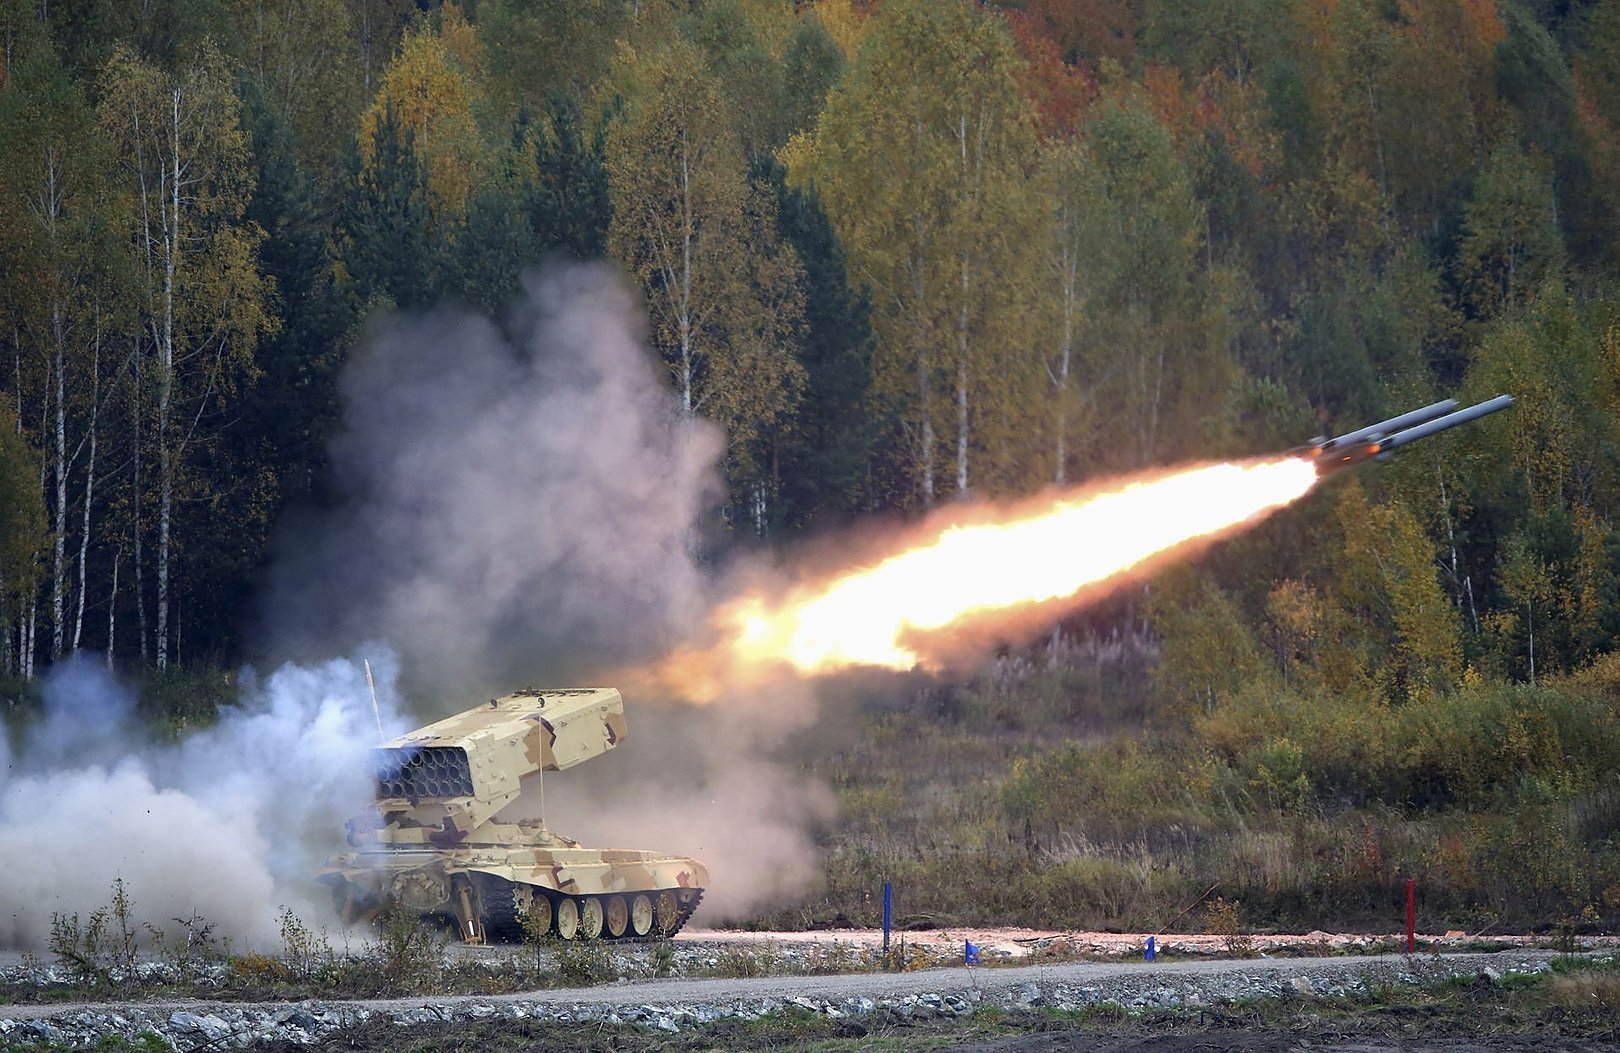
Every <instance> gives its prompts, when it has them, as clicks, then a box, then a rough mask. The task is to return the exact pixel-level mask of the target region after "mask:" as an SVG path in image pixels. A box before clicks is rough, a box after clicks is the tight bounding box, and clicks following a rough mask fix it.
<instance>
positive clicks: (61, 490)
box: [0, 46, 121, 659]
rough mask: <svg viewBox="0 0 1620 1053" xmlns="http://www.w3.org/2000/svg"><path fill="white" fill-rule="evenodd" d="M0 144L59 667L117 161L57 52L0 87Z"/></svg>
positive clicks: (87, 499)
mask: <svg viewBox="0 0 1620 1053" xmlns="http://www.w3.org/2000/svg"><path fill="white" fill-rule="evenodd" d="M0 138H3V139H4V141H5V142H6V143H7V150H6V152H5V156H4V158H3V159H0V198H3V199H4V201H5V202H6V204H5V206H4V207H5V209H6V210H7V211H8V212H9V213H11V219H10V222H8V223H7V224H6V226H7V228H8V238H7V245H6V247H5V249H4V250H3V251H0V258H4V259H5V260H6V262H7V264H8V269H10V268H15V273H16V274H18V275H26V276H27V279H28V281H27V287H28V295H27V296H25V297H12V298H10V299H11V304H10V309H9V310H8V312H7V313H8V314H10V316H11V322H12V326H11V329H12V333H13V337H14V339H16V340H17V341H18V343H19V346H18V348H17V352H18V355H19V356H20V357H22V356H26V357H27V358H29V359H30V360H31V362H30V366H31V368H30V373H31V374H32V375H33V377H34V379H35V382H36V383H37V384H38V390H39V392H40V395H41V401H40V406H41V416H42V421H43V427H42V430H41V433H40V436H39V438H40V441H41V445H42V447H43V449H44V452H45V457H44V464H43V467H44V476H43V478H44V481H45V493H44V495H43V496H44V499H45V504H46V507H47V508H48V510H49V522H50V534H51V558H50V565H49V576H48V596H49V598H48V611H49V623H50V630H51V632H50V644H49V655H50V657H51V658H52V659H56V658H60V657H61V656H62V654H63V652H64V650H65V649H66V648H67V646H68V642H69V636H70V633H69V626H68V621H69V617H68V606H69V603H70V599H71V596H70V594H71V591H72V581H71V573H72V568H71V566H70V562H69V558H68V545H69V541H70V536H69V535H70V532H71V529H72V526H73V524H72V523H71V522H70V519H71V517H72V511H73V510H72V508H71V504H72V501H73V497H72V496H71V495H70V487H71V486H72V485H73V484H72V477H73V475H74V474H75V472H80V473H82V474H83V476H84V480H85V485H84V490H83V494H84V498H83V502H84V503H83V505H82V508H81V510H80V511H81V514H82V518H81V521H80V538H79V550H80V560H79V569H78V581H79V591H80V596H81V598H82V596H83V588H84V578H85V567H84V562H85V561H84V558H83V556H84V549H85V547H86V545H87V544H88V540H89V531H90V514H91V509H92V506H93V502H94V484H95V473H96V443H97V438H98V436H97V429H98V424H99V411H100V407H101V401H102V398H103V391H104V388H103V384H102V363H103V359H102V356H101V355H100V353H99V351H100V346H101V341H102V339H103V336H104V335H105V334H106V332H107V329H108V325H109V322H110V320H111V319H112V318H113V317H114V316H115V314H116V312H117V305H116V304H115V303H114V302H112V301H113V299H114V298H115V297H116V292H115V290H114V289H113V288H112V277H113V275H114V274H115V273H116V272H117V270H118V268H119V257H120V255H121V251H120V247H119V246H118V244H117V241H116V237H115V235H114V233H113V230H112V220H113V218H114V216H115V213H116V209H117V207H118V202H116V201H115V200H114V194H113V193H112V188H111V186H110V185H109V182H108V180H107V177H106V173H107V171H108V170H109V169H110V168H111V158H110V156H109V154H108V152H107V150H106V149H105V147H104V144H103V142H102V140H101V137H100V135H99V131H98V129H97V127H96V123H95V113H94V111H93V110H92V109H91V108H90V107H89V105H88V103H87V102H86V100H85V98H84V95H83V92H82V90H80V88H79V87H78V86H77V85H76V84H74V83H73V82H72V81H71V80H70V79H69V78H68V76H67V73H66V71H65V70H64V69H63V68H62V66H61V64H60V63H59V62H58V61H57V58H56V55H55V53H54V51H53V50H52V49H51V48H50V47H49V46H40V47H37V48H35V49H34V50H33V51H32V52H31V53H30V54H29V55H28V56H27V58H26V59H25V61H23V62H22V63H20V64H19V65H18V67H17V68H16V70H15V71H14V75H13V76H12V77H11V78H10V79H9V80H8V82H7V83H6V85H5V87H4V89H3V90H0ZM20 394H21V388H20V386H19V395H20ZM72 635H73V636H74V641H73V642H74V645H75V646H76V645H77V639H76V636H77V634H72Z"/></svg>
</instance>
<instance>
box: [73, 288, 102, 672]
mask: <svg viewBox="0 0 1620 1053" xmlns="http://www.w3.org/2000/svg"><path fill="white" fill-rule="evenodd" d="M90 376H91V390H90V395H91V397H90V450H89V454H88V458H87V460H86V462H85V466H84V522H83V523H82V524H81V525H80V528H79V603H78V609H77V610H76V611H75V612H74V614H73V649H74V650H75V651H77V650H78V649H79V641H80V640H82V639H83V638H84V602H85V594H86V593H87V592H89V591H90V576H89V574H88V573H87V567H88V564H89V561H90V506H91V503H92V502H93V501H94V500H95V496H96V435H97V432H98V431H99V430H100V422H101V319H100V317H99V316H98V317H97V319H96V332H95V339H94V344H93V349H92V352H91V360H90Z"/></svg>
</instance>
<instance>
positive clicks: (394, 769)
mask: <svg viewBox="0 0 1620 1053" xmlns="http://www.w3.org/2000/svg"><path fill="white" fill-rule="evenodd" d="M624 736H625V722H624V699H623V697H622V696H621V695H620V694H619V692H618V691H617V690H615V689H614V688H610V687H606V688H566V689H558V690H549V691H519V692H515V693H513V694H510V695H505V696H503V697H501V698H496V699H491V700H490V701H489V702H487V703H485V704H484V705H481V706H475V707H473V708H472V709H468V710H466V711H464V712H461V713H457V714H456V715H454V716H450V717H446V718H444V719H443V720H440V721H437V722H435V723H432V724H429V725H427V726H426V727H421V728H418V729H416V730H415V731H412V732H409V733H407V734H404V735H400V736H399V737H397V738H394V739H390V740H389V741H387V742H385V743H383V744H382V745H381V746H378V747H377V748H376V749H374V750H372V757H373V760H374V762H375V769H376V774H377V806H378V807H379V808H380V809H381V810H382V811H383V812H385V813H389V814H395V813H403V812H409V813H410V815H411V818H412V820H413V821H414V822H416V823H419V824H429V825H435V826H437V825H440V824H441V823H443V822H444V821H445V820H450V822H451V823H452V824H453V825H454V827H455V828H456V829H457V830H459V831H461V832H462V833H466V832H467V831H470V830H471V829H473V828H475V827H477V826H480V825H482V824H483V823H485V822H487V821H489V820H490V819H491V818H493V817H494V816H495V814H496V813H498V812H499V811H500V810H501V809H502V808H504V807H506V806H507V805H508V804H510V803H512V802H513V801H515V800H516V799H517V798H518V796H519V795H520V794H521V793H522V787H521V781H522V779H523V777H524V776H526V775H530V774H533V773H536V772H541V771H562V770H564V769H566V768H572V767H573V766H574V765H576V764H580V763H582V762H584V761H587V760H590V759H591V758H592V757H597V756H600V755H601V754H603V753H606V752H607V751H608V750H610V749H612V748H613V747H615V746H617V745H618V744H619V743H620V742H622V741H623V740H624Z"/></svg>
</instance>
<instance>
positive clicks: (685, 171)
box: [675, 128, 692, 417]
mask: <svg viewBox="0 0 1620 1053" xmlns="http://www.w3.org/2000/svg"><path fill="white" fill-rule="evenodd" d="M680 297H681V299H680V306H679V307H678V308H677V309H676V315H675V317H676V324H677V325H678V326H679V327H680V338H681V412H682V413H683V414H684V415H685V416H688V417H690V416H691V415H692V166H691V159H690V157H689V156H688V153H687V142H686V130H685V129H684V128H683V129H682V130H681V292H680Z"/></svg>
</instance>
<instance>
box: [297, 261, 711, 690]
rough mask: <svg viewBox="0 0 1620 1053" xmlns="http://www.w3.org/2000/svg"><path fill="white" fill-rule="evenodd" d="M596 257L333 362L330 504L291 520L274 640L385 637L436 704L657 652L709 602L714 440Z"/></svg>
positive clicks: (341, 647) (300, 643)
mask: <svg viewBox="0 0 1620 1053" xmlns="http://www.w3.org/2000/svg"><path fill="white" fill-rule="evenodd" d="M642 324H643V323H642V322H641V319H640V314H639V310H638V308H637V307H636V306H635V304H634V303H633V301H632V299H631V296H630V294H629V292H628V291H627V290H626V289H625V288H624V286H623V284H622V283H621V282H620V281H618V280H617V278H616V277H615V275H614V273H613V272H612V271H611V270H610V269H609V268H607V267H606V266H601V265H597V266H567V267H557V268H553V269H551V270H549V271H547V272H545V273H544V274H543V275H532V276H530V277H529V278H528V279H527V280H526V282H525V293H524V296H523V300H522V302H521V303H520V304H519V305H518V306H517V307H516V308H515V309H514V310H513V312H512V315H511V317H510V319H509V322H508V325H507V327H506V329H505V330H504V331H503V330H502V329H501V328H500V327H497V326H496V325H495V324H494V323H493V322H492V321H491V320H489V319H488V318H485V317H483V316H481V315H477V314H471V313H467V312H464V311H452V310H441V311H437V312H434V313H432V314H428V315H425V316H405V317H396V318H393V319H391V320H389V321H387V322H385V323H383V324H382V325H380V326H379V327H378V328H377V329H376V331H375V332H374V334H373V336H372V338H371V339H370V340H369V341H367V342H366V344H365V346H364V347H363V348H362V349H361V350H360V351H359V352H358V354H357V355H356V356H355V358H354V359H353V360H352V361H351V362H350V364H349V366H348V367H347V369H346V370H345V372H344V375H343V377H342V381H341V390H342V396H343V412H344V423H343V429H342V431H341V433H340V434H339V436H338V437H337V439H336V441H335V442H334V443H333V446H332V450H331V454H332V462H333V467H334V474H335V477H336V480H337V489H338V492H339V494H340V495H341V499H340V503H339V505H338V507H337V508H335V509H333V510H330V511H326V512H322V513H319V514H313V515H305V516H303V517H300V518H298V519H296V520H295V521H293V522H290V523H289V524H288V527H287V529H285V530H284V531H282V533H281V536H280V539H279V555H278V560H277V563H276V572H275V574H274V575H273V577H272V579H271V583H270V591H269V602H268V604H267V609H266V618H267V629H268V632H269V636H270V640H271V644H272V649H273V650H274V651H276V652H279V653H285V654H288V655H291V656H305V655H309V654H312V653H318V652H320V651H323V650H324V651H327V652H330V653H344V652H345V651H347V650H348V649H349V648H350V647H352V646H354V644H355V643H356V642H358V641H362V640H372V639H383V640H387V641H389V642H390V643H391V644H392V645H393V646H394V647H395V648H396V649H397V650H398V652H399V653H400V655H401V659H402V661H403V662H404V666H405V673H406V676H407V681H408V683H409V685H410V686H411V688H412V689H413V694H415V693H417V690H419V691H420V692H421V693H422V694H423V695H440V696H443V697H444V701H443V702H442V703H429V704H428V708H429V710H431V711H432V712H433V714H434V715H442V712H441V711H445V710H448V709H450V708H452V707H454V706H455V703H456V702H457V700H458V699H463V698H464V699H468V700H469V701H477V700H478V699H479V698H480V697H483V696H487V695H488V694H490V693H494V692H497V691H500V690H503V689H510V688H511V687H515V686H520V685H521V684H522V683H526V682H530V681H533V682H535V683H541V682H548V681H549V682H556V681H557V679H558V678H572V677H577V676H579V675H581V674H582V673H584V672H588V671H592V670H599V669H602V668H606V667H610V666H616V665H618V664H620V663H623V662H625V661H627V660H633V659H637V658H640V657H642V656H645V655H647V654H650V653H656V652H657V651H658V650H660V649H661V648H663V647H664V646H666V645H667V644H668V643H669V642H670V641H671V640H674V639H678V638H680V636H681V634H682V633H683V632H684V630H685V628H686V627H687V626H688V625H690V624H691V623H692V622H693V620H694V619H696V618H700V617H701V616H702V612H703V610H704V607H705V600H704V579H703V574H702V573H701V571H700V569H699V567H698V566H697V564H696V563H695V561H694V558H693V555H692V550H693V548H694V538H695V533H696V531H697V528H698V523H699V520H700V517H701V516H702V514H703V512H704V511H705V510H706V509H708V508H711V507H713V506H714V505H715V504H717V503H718V501H719V499H720V485H719V481H718V475H717V473H716V472H715V464H716V462H717V460H718V458H719V456H720V454H721V452H722V445H723V442H722V437H721V436H720V434H719V433H718V432H717V431H716V430H715V429H714V428H713V426H711V425H709V424H708V423H706V422H704V421H702V420H701V419H697V418H692V417H683V416H682V415H681V414H680V412H679V409H678V406H677V405H676V403H675V401H674V399H673V398H672V397H671V395H670V393H669V390H668V384H667V383H666V380H665V378H664V377H663V376H662V375H661V373H662V370H661V368H660V367H659V365H658V364H657V363H656V362H654V361H653V360H652V359H651V358H650V357H649V355H648V354H647V352H646V350H645V349H644V346H643V340H642Z"/></svg>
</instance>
